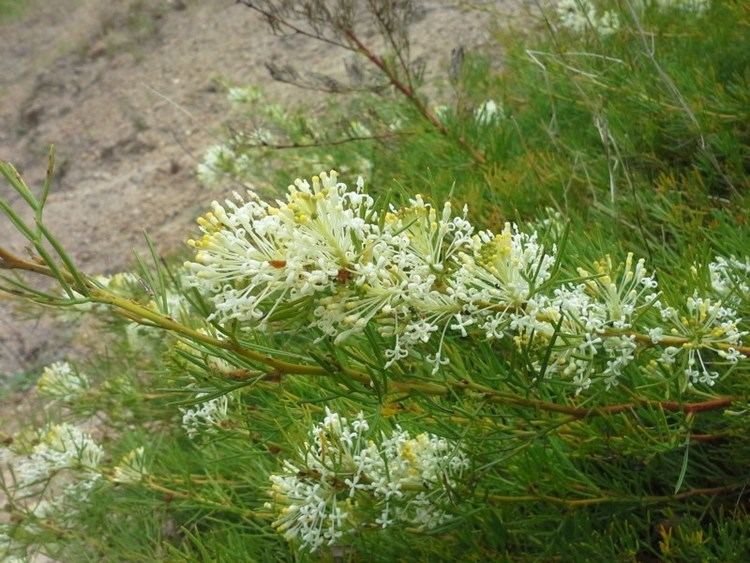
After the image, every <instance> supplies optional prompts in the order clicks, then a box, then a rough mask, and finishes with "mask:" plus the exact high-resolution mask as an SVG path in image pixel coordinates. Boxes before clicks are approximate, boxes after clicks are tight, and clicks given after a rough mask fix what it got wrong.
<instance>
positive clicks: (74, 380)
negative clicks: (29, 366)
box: [36, 362, 89, 401]
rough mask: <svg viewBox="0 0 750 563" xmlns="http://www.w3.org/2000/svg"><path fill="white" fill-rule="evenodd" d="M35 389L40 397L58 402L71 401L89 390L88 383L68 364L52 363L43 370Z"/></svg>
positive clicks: (86, 379) (83, 376)
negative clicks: (46, 397) (44, 396)
mask: <svg viewBox="0 0 750 563" xmlns="http://www.w3.org/2000/svg"><path fill="white" fill-rule="evenodd" d="M36 388H37V390H38V391H39V393H40V394H42V395H46V396H48V397H51V398H53V399H57V400H60V401H71V400H73V399H75V398H76V397H79V396H80V395H81V394H83V393H84V392H85V391H86V390H87V389H88V388H89V381H88V378H87V377H86V376H85V375H84V374H82V373H80V372H79V371H78V370H77V369H76V368H75V367H73V366H72V365H70V364H69V363H68V362H54V363H52V364H50V365H48V366H47V367H45V368H44V370H43V371H42V375H41V376H40V377H39V380H38V381H37V383H36Z"/></svg>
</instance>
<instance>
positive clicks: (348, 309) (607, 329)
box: [186, 172, 746, 392]
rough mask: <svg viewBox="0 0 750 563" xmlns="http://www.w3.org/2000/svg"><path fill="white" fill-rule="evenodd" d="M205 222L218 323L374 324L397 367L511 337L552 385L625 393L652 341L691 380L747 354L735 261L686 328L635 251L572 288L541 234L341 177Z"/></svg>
mask: <svg viewBox="0 0 750 563" xmlns="http://www.w3.org/2000/svg"><path fill="white" fill-rule="evenodd" d="M199 223H200V225H201V229H202V231H203V237H202V238H201V239H199V240H197V241H190V244H191V245H192V246H193V247H195V248H196V249H197V254H196V258H195V259H196V261H195V262H193V263H187V265H186V267H187V270H188V271H189V272H190V274H189V276H188V277H189V280H190V281H189V283H191V284H193V285H195V286H196V287H198V288H200V289H201V290H202V291H203V292H204V293H205V294H206V295H207V296H208V297H209V298H210V299H211V300H212V301H213V304H214V307H215V310H214V312H213V313H212V315H211V319H213V320H237V321H240V323H241V326H246V327H252V328H261V329H264V328H267V327H269V326H271V325H273V328H274V330H278V329H280V328H283V327H284V324H283V323H290V322H292V321H291V319H297V320H298V321H299V319H300V318H301V319H302V322H303V323H305V324H306V325H307V326H309V327H313V328H317V329H319V330H320V331H321V332H322V333H323V335H325V336H329V337H331V338H333V339H334V342H335V343H337V344H340V343H343V342H345V341H346V340H347V339H348V338H350V337H352V336H353V335H356V334H358V333H361V332H362V331H363V330H364V329H365V327H368V326H369V327H372V328H373V329H375V330H377V331H378V332H379V333H380V335H381V336H383V337H385V338H387V339H388V340H389V342H390V346H389V348H388V349H386V350H385V351H384V359H385V366H386V367H389V366H390V365H393V364H394V363H396V362H398V361H400V360H403V359H404V358H406V357H407V356H409V355H410V354H412V353H413V352H415V351H416V350H417V349H418V348H422V349H426V350H425V351H424V352H423V353H422V354H421V357H422V358H424V359H425V360H426V361H427V362H428V363H429V364H431V365H432V366H433V370H434V371H437V370H438V369H440V367H441V366H442V365H445V364H446V363H448V360H447V358H446V357H445V356H446V354H445V352H444V349H443V348H444V342H445V337H446V334H449V333H450V334H453V335H457V336H460V337H467V338H475V339H476V338H480V339H485V340H494V339H502V338H506V337H511V338H512V339H513V341H514V343H515V345H516V346H517V347H518V348H519V349H522V350H524V351H526V352H529V357H530V359H531V365H532V367H533V368H534V369H536V370H537V372H538V376H540V377H546V378H549V377H553V376H555V377H559V378H561V379H564V380H566V381H569V382H571V383H573V385H574V387H575V389H576V391H577V392H581V391H582V390H584V389H587V388H588V387H589V386H590V385H591V384H592V382H593V381H594V380H597V379H598V380H601V381H603V382H604V384H605V385H606V386H608V387H609V386H612V385H615V384H616V383H617V382H618V381H619V380H620V379H621V377H622V375H623V373H624V372H625V370H626V368H627V367H628V366H629V365H631V364H632V363H633V362H634V360H635V359H636V357H637V355H638V354H639V353H640V352H641V351H644V350H643V349H644V348H647V347H648V345H650V344H659V345H660V346H662V347H667V346H669V347H672V348H675V349H676V352H674V351H670V352H669V353H668V354H667V355H666V356H664V355H662V356H661V360H662V361H663V362H671V363H674V361H673V360H674V359H675V357H674V356H675V355H676V354H677V353H680V354H682V352H683V351H685V354H682V356H683V357H685V358H686V360H685V361H686V362H687V364H686V366H687V367H685V368H684V369H690V370H693V368H689V366H690V365H694V366H698V365H705V360H706V359H707V358H709V356H711V357H712V358H713V357H716V356H717V355H718V357H719V358H722V359H724V360H728V361H737V360H738V359H741V358H744V357H746V354H745V353H744V352H743V353H740V349H744V348H743V346H742V338H743V337H744V336H745V335H746V331H743V330H740V328H739V327H740V326H741V322H742V319H741V318H740V317H739V316H738V315H737V313H736V310H735V308H733V307H732V306H731V305H732V301H731V300H732V299H736V297H737V293H736V292H730V293H727V291H728V290H729V289H730V288H734V289H737V288H742V287H743V285H742V284H745V283H746V282H744V281H742V279H739V278H737V276H735V274H736V273H737V272H744V270H743V269H742V268H741V267H740V266H741V265H742V263H741V262H740V261H738V260H736V259H732V261H728V260H722V259H717V260H716V261H715V262H714V265H713V266H711V267H710V271H711V276H712V282H713V283H714V290H715V294H716V295H708V296H704V297H701V296H698V295H696V296H694V297H693V298H691V300H687V301H686V302H685V304H684V308H686V309H687V314H688V317H695V316H696V315H699V318H697V319H696V320H695V321H694V322H687V321H683V320H681V319H682V317H681V316H680V315H678V314H677V313H675V312H672V309H671V308H670V307H668V306H667V305H664V304H662V303H661V299H662V296H661V294H660V292H659V290H658V284H657V281H656V279H655V276H654V275H653V274H652V273H649V272H648V271H647V269H646V265H645V261H644V260H643V259H640V260H636V259H635V258H634V257H633V256H632V254H631V255H628V257H627V259H626V260H625V262H624V263H623V264H620V265H618V264H615V263H613V261H612V259H611V258H609V257H605V258H604V259H602V260H599V261H597V262H595V263H594V267H593V269H591V270H590V269H586V268H578V275H579V276H580V280H579V281H578V282H566V283H559V282H556V281H555V280H554V279H553V272H554V270H555V265H556V264H557V263H558V256H557V248H556V246H555V245H554V244H551V243H548V244H544V243H543V242H542V241H541V239H540V236H539V235H538V234H537V233H536V232H530V233H527V232H523V231H522V230H521V229H519V227H518V226H517V225H514V224H511V223H506V224H505V226H504V228H503V229H502V231H501V232H499V233H492V232H490V231H478V230H476V229H475V228H474V226H473V225H472V224H471V223H470V222H469V221H468V220H467V209H466V208H464V209H463V211H462V213H461V214H460V215H455V214H454V213H453V210H452V208H451V206H450V204H445V205H444V206H443V208H442V210H441V211H438V209H436V208H435V207H433V206H432V205H431V204H430V203H427V202H425V201H424V199H423V198H422V197H421V196H419V195H417V196H416V197H415V198H414V199H412V200H410V202H409V205H408V206H406V207H405V208H402V209H396V208H394V207H392V206H391V207H390V209H389V210H388V211H387V212H385V213H382V212H378V211H377V210H376V208H375V204H374V201H373V200H372V198H371V197H370V196H368V195H367V194H365V193H364V192H363V188H362V182H361V181H359V182H358V184H357V186H356V188H355V189H354V190H350V189H349V188H348V187H347V186H346V185H345V184H343V183H340V182H338V181H337V176H336V173H335V172H331V173H330V174H321V175H320V177H314V178H313V181H312V184H310V183H308V182H306V181H302V180H297V181H296V183H295V185H293V186H290V188H289V195H288V197H287V200H286V201H277V202H276V205H275V206H273V205H270V204H268V203H265V202H263V201H260V200H259V199H258V198H257V197H255V196H254V195H252V194H250V198H249V200H248V201H247V202H245V201H244V200H241V199H238V202H237V203H235V202H232V201H230V202H227V203H226V206H221V205H219V204H218V203H214V205H213V211H212V212H211V213H209V214H207V215H206V216H205V217H204V218H202V219H201V220H200V221H199ZM550 225H551V224H550ZM548 230H551V229H548ZM556 230H558V231H559V229H556ZM738 264H739V266H738ZM730 280H734V282H733V285H730ZM701 299H702V300H704V301H705V300H706V299H708V300H710V303H711V304H712V305H711V306H710V307H709V306H708V305H707V304H706V303H705V302H704V301H701V302H700V303H704V304H703V305H701V304H699V301H697V300H701ZM714 306H715V307H718V309H717V310H716V311H715V312H707V313H705V314H703V313H699V309H701V307H708V308H709V309H711V307H714ZM680 307H683V306H682V305H679V304H678V309H679V308H680ZM711 310H713V309H711ZM310 312H311V313H310ZM659 312H661V315H659ZM701 315H702V316H701ZM696 323H697V324H696ZM665 331H668V332H665ZM660 335H666V336H668V338H662V339H660V338H659V336H660ZM639 346H640V348H639ZM689 349H692V350H694V352H693V353H689V352H688V350H689ZM701 349H703V354H702V355H701V354H700V353H699V351H700V350H701ZM644 353H650V352H648V351H644ZM669 354H672V355H669ZM691 358H692V359H691ZM696 369H697V368H696ZM702 373H703V375H702V376H700V377H695V376H694V373H693V371H691V372H690V374H689V379H690V381H692V382H697V383H703V384H708V383H709V380H710V381H713V379H714V378H708V377H707V376H706V373H708V372H702Z"/></svg>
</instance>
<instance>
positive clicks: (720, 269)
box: [708, 256, 750, 302]
mask: <svg viewBox="0 0 750 563" xmlns="http://www.w3.org/2000/svg"><path fill="white" fill-rule="evenodd" d="M708 272H709V275H710V277H711V287H712V288H713V290H714V291H715V292H716V293H717V294H718V295H720V296H721V297H722V299H724V300H727V301H730V302H736V301H738V300H739V299H740V298H741V297H743V296H745V297H746V298H747V296H748V295H750V257H747V256H746V257H745V259H744V260H741V259H738V258H735V257H734V256H730V257H729V258H725V257H723V256H717V257H716V258H715V259H714V261H713V262H711V263H710V264H709V265H708Z"/></svg>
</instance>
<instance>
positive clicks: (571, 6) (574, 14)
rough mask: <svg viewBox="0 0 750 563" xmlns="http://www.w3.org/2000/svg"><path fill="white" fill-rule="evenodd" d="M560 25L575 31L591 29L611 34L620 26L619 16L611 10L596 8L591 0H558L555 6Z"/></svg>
mask: <svg viewBox="0 0 750 563" xmlns="http://www.w3.org/2000/svg"><path fill="white" fill-rule="evenodd" d="M555 10H556V11H557V17H558V19H559V21H560V25H561V26H562V27H564V28H565V29H569V30H570V31H573V32H575V33H583V32H585V31H587V30H590V29H593V30H594V31H596V33H598V34H599V35H604V36H606V35H611V34H613V33H615V32H616V31H617V30H618V29H619V28H620V18H619V17H618V15H617V13H615V12H613V11H611V10H603V11H602V10H598V9H597V7H596V5H595V4H594V2H593V1H592V0H558V2H557V5H556V6H555Z"/></svg>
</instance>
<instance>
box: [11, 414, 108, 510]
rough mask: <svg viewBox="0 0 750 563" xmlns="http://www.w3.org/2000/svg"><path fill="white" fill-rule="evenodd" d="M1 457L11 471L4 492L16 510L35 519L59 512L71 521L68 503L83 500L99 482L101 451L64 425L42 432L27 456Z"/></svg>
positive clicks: (73, 427)
mask: <svg viewBox="0 0 750 563" xmlns="http://www.w3.org/2000/svg"><path fill="white" fill-rule="evenodd" d="M1 453H2V458H4V461H5V462H6V463H7V465H8V466H9V467H10V468H11V469H12V475H13V478H14V483H13V487H10V488H9V489H8V491H9V492H10V493H11V494H12V495H13V496H14V497H15V498H14V502H16V503H17V506H19V507H25V508H26V509H28V510H29V511H30V512H31V513H33V514H34V515H35V516H37V517H40V518H41V517H47V516H49V515H50V514H52V513H60V514H62V515H63V517H64V519H66V520H71V519H72V518H73V516H74V515H75V511H74V509H73V508H72V507H71V505H70V503H71V502H80V501H85V500H86V499H87V498H88V496H89V494H90V492H91V490H92V488H93V487H94V486H95V485H96V483H98V482H99V480H100V478H101V473H100V471H99V468H100V463H101V461H102V458H103V456H104V450H103V449H102V447H101V446H100V445H99V444H97V443H96V442H95V441H94V440H93V439H92V438H91V436H89V435H88V434H86V433H85V432H83V431H81V430H80V429H79V428H77V427H75V426H72V425H70V424H68V423H63V424H56V425H54V426H50V427H48V428H47V429H46V430H44V431H42V432H41V434H40V436H39V441H38V443H37V444H36V445H35V446H34V447H33V448H32V449H31V451H29V452H27V453H17V452H12V451H10V450H9V449H5V450H3V451H2V452H1Z"/></svg>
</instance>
